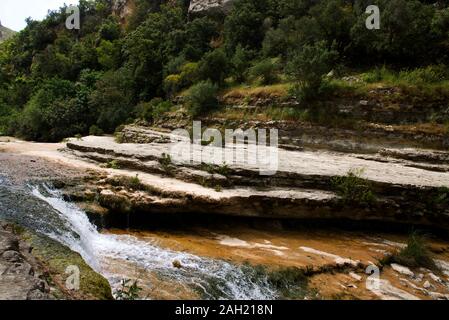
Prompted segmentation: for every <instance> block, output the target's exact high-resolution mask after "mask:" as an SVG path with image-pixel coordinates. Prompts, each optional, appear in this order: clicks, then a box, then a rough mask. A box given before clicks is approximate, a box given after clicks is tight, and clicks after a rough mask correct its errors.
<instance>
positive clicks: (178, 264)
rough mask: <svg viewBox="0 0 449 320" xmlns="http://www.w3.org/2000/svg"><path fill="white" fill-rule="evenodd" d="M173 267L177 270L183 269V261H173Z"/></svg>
mask: <svg viewBox="0 0 449 320" xmlns="http://www.w3.org/2000/svg"><path fill="white" fill-rule="evenodd" d="M173 267H174V268H176V269H182V264H181V261H179V260H175V261H173Z"/></svg>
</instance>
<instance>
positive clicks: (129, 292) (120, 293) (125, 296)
mask: <svg viewBox="0 0 449 320" xmlns="http://www.w3.org/2000/svg"><path fill="white" fill-rule="evenodd" d="M120 285H121V287H120V288H119V289H117V290H116V291H114V296H115V298H116V299H117V300H138V299H139V295H140V292H141V291H142V288H141V287H139V282H138V280H135V281H131V280H129V279H123V280H122V281H121V282H120Z"/></svg>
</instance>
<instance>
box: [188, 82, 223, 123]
mask: <svg viewBox="0 0 449 320" xmlns="http://www.w3.org/2000/svg"><path fill="white" fill-rule="evenodd" d="M217 93H218V87H217V85H216V84H213V83H212V82H210V81H209V80H208V81H201V82H199V83H197V84H195V85H193V86H192V87H191V88H190V89H189V92H188V94H187V97H186V102H187V108H188V110H189V112H190V114H191V115H193V116H198V115H201V114H203V113H205V112H206V111H210V110H212V109H214V108H216V107H217V106H218V99H217Z"/></svg>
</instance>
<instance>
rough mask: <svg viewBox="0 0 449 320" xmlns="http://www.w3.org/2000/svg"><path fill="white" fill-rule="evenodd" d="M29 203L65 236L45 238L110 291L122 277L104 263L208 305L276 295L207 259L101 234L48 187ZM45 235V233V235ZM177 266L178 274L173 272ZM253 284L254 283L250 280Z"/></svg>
mask: <svg viewBox="0 0 449 320" xmlns="http://www.w3.org/2000/svg"><path fill="white" fill-rule="evenodd" d="M31 193H32V194H33V195H34V197H36V198H38V199H40V200H41V201H43V202H45V203H46V204H48V205H49V206H50V207H52V208H53V209H54V211H55V213H56V214H57V215H58V216H59V218H60V221H61V223H62V224H63V225H64V228H63V229H64V230H70V231H71V232H54V231H48V230H52V228H46V229H45V230H43V231H44V232H43V233H45V234H46V235H48V236H49V237H51V238H53V239H55V240H57V241H59V242H61V243H63V244H64V245H66V246H68V247H69V248H71V249H72V250H74V251H76V252H78V253H79V254H80V255H81V256H82V257H83V259H84V260H85V261H86V263H88V264H89V265H90V266H91V267H92V268H93V269H94V270H96V271H97V272H99V273H100V274H102V275H104V276H105V277H106V278H107V279H108V280H109V282H110V283H111V286H112V287H117V285H118V284H119V282H120V280H121V279H128V278H129V277H127V275H126V274H113V273H110V272H106V271H105V268H104V265H105V264H107V263H120V262H123V263H127V264H129V263H131V264H133V265H135V266H136V267H138V268H139V269H142V270H146V272H153V273H157V275H158V277H160V278H162V279H167V280H171V281H172V280H175V281H176V282H178V283H181V284H184V285H188V286H193V287H195V288H196V289H199V290H200V291H202V292H203V295H204V296H205V297H206V298H209V299H239V300H253V299H260V300H265V299H274V298H276V293H275V290H274V289H273V288H272V287H271V286H270V285H269V284H268V282H267V280H266V279H265V278H255V277H253V276H252V275H254V274H251V271H249V270H246V269H248V268H246V269H245V268H243V267H240V266H237V265H234V264H231V263H228V262H225V261H221V260H215V259H208V258H203V257H199V256H195V255H193V254H189V253H185V252H176V251H173V250H169V249H164V248H161V247H159V246H157V245H156V244H154V243H151V242H147V241H142V240H139V239H137V238H135V237H133V236H130V235H112V234H102V233H100V232H99V231H98V230H97V228H96V227H95V226H94V225H93V224H92V223H91V222H90V221H89V219H88V217H87V215H86V213H85V212H84V211H82V210H80V209H79V208H78V207H76V206H75V205H74V204H72V203H69V202H67V201H65V200H64V199H63V197H62V195H61V194H60V192H59V191H56V190H53V189H51V188H49V187H48V186H32V187H31ZM46 230H47V231H46ZM173 261H179V262H180V263H181V264H182V268H181V269H178V268H175V267H174V266H173ZM254 279H256V280H254Z"/></svg>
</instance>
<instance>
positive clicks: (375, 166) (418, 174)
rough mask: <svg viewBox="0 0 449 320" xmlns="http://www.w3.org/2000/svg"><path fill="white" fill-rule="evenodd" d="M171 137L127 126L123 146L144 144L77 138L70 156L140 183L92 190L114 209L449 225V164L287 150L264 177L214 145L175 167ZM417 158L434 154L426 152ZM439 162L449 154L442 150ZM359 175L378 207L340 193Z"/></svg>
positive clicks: (110, 183)
mask: <svg viewBox="0 0 449 320" xmlns="http://www.w3.org/2000/svg"><path fill="white" fill-rule="evenodd" d="M171 137H172V136H171V134H169V133H164V132H159V131H154V130H151V129H148V128H140V127H127V128H125V130H124V131H123V132H122V136H121V140H124V141H133V140H134V139H137V140H138V142H139V143H117V142H116V141H115V140H114V138H112V137H85V138H82V139H81V140H78V139H72V140H70V141H69V142H68V143H67V147H68V151H69V153H68V156H74V157H76V158H77V159H85V160H88V161H91V163H92V164H96V165H97V166H98V165H100V166H103V167H104V170H105V171H106V172H108V174H109V177H113V176H115V177H117V176H118V175H123V176H126V177H128V178H127V179H128V182H129V179H131V180H134V182H138V183H137V186H134V187H133V186H131V187H130V186H129V183H125V184H128V187H127V186H126V185H125V186H124V185H123V183H120V182H117V181H115V182H114V181H110V180H109V181H108V180H107V179H106V180H103V181H101V182H99V183H98V184H97V185H96V186H93V187H92V188H93V190H90V191H89V192H94V193H97V194H98V195H99V197H98V199H99V201H100V204H102V205H104V206H106V207H108V208H109V209H111V210H113V211H125V212H131V213H138V214H144V213H183V212H190V213H208V214H210V213H215V214H224V215H234V216H250V217H269V218H292V219H304V218H306V219H342V218H344V219H352V220H378V221H384V222H386V221H388V222H399V223H410V224H422V225H431V226H437V227H440V228H447V227H448V226H449V208H448V206H447V205H446V202H445V200H444V199H443V198H445V196H444V195H445V194H446V190H447V189H445V186H447V185H448V183H449V171H448V170H446V169H447V164H445V163H438V162H439V161H434V160H435V159H434V157H432V156H428V157H429V159H430V160H429V161H430V162H415V161H413V160H411V159H412V158H413V157H407V159H400V158H401V157H400V156H397V157H391V156H388V155H382V154H380V153H379V154H377V155H361V154H347V153H338V152H329V151H311V150H308V151H305V150H304V151H292V150H285V149H279V151H278V152H279V154H278V161H279V163H278V171H276V172H275V173H274V174H273V175H271V176H264V175H261V174H260V167H258V166H257V165H254V164H248V163H246V162H245V161H240V162H239V161H237V162H235V163H229V164H226V165H221V166H220V165H216V164H213V163H211V162H210V159H211V157H210V156H209V155H210V154H211V152H215V151H217V152H223V153H225V152H228V151H226V150H225V149H219V148H215V147H210V146H200V145H195V146H192V148H193V149H192V150H197V151H198V152H199V153H200V154H203V155H204V154H205V155H206V156H203V157H202V161H201V163H200V162H196V163H193V162H190V161H188V160H185V161H184V160H179V159H178V160H179V161H177V162H175V161H172V159H168V158H167V154H170V153H171V150H172V149H171V148H172V147H173V146H174V143H171V142H170V141H171ZM195 148H196V149H195ZM211 150H212V151H211ZM248 152H249V153H251V151H249V150H248ZM406 152H407V154H410V153H411V152H412V150H408V151H406ZM397 153H398V154H401V155H402V153H400V151H398V152H397ZM416 154H417V155H418V154H427V155H428V154H429V153H425V152H421V151H419V150H418V151H417V153H416ZM436 157H437V158H438V159H442V158H444V157H445V155H444V153H442V152H441V153H438V155H436ZM225 158H226V157H225V156H223V159H225ZM418 158H419V160H420V161H423V159H422V158H421V157H418ZM167 159H168V160H167ZM351 170H352V171H354V170H355V171H357V170H359V171H360V172H361V176H362V177H363V178H364V179H366V181H368V182H369V184H370V187H371V189H372V192H373V193H374V194H375V201H372V202H370V203H358V202H357V201H355V202H354V201H351V202H350V203H348V202H347V199H344V198H342V197H341V195H339V194H338V193H337V192H336V190H335V186H334V185H333V184H334V182H333V181H334V179H335V178H337V177H344V176H346V175H347V174H348V172H350V171H351ZM122 182H123V181H122ZM125 182H126V181H125ZM438 199H440V200H441V199H442V200H441V201H440V200H438Z"/></svg>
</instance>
